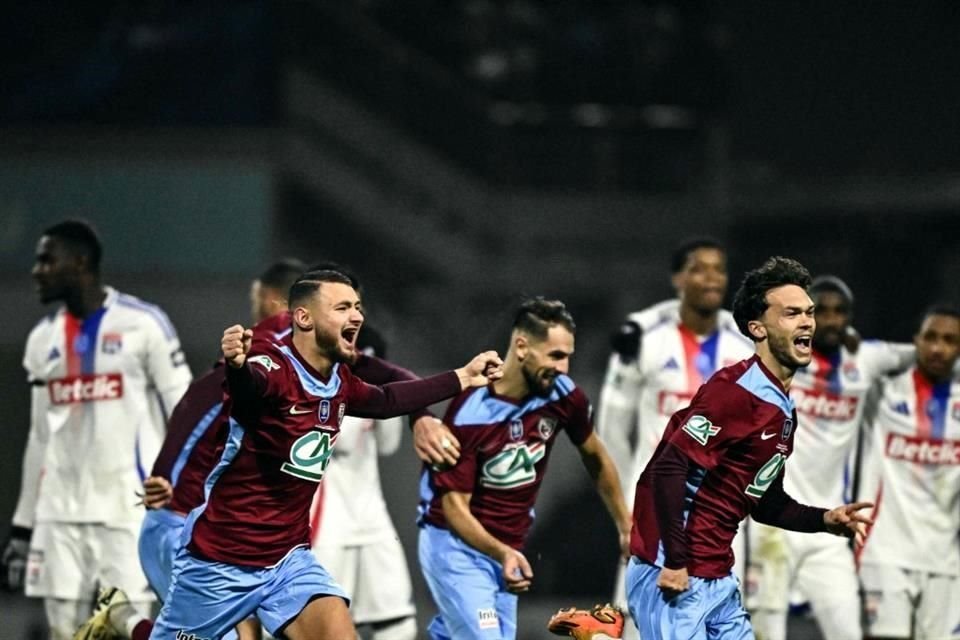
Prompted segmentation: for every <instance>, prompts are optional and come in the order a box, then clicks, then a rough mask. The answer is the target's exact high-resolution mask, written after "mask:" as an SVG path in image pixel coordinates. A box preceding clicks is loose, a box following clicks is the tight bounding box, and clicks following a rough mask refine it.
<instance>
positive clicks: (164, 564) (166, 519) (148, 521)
mask: <svg viewBox="0 0 960 640" xmlns="http://www.w3.org/2000/svg"><path fill="white" fill-rule="evenodd" d="M185 520H186V517H185V516H182V515H180V514H179V513H176V512H174V511H170V510H169V509H150V510H148V511H147V515H145V516H144V517H143V525H142V526H141V527H140V542H139V550H140V566H141V567H142V568H143V574H144V575H145V576H147V581H148V582H149V583H150V588H151V589H153V590H154V592H156V594H157V597H159V598H160V601H161V602H162V601H163V599H164V598H166V596H167V590H168V589H169V588H170V574H171V573H173V561H174V560H175V559H176V557H177V551H179V550H180V533H181V532H182V531H183V523H184V521H185Z"/></svg>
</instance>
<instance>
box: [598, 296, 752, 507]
mask: <svg viewBox="0 0 960 640" xmlns="http://www.w3.org/2000/svg"><path fill="white" fill-rule="evenodd" d="M627 320H628V321H633V322H636V323H637V324H638V325H639V326H640V328H641V330H642V331H643V333H642V336H641V338H640V348H639V354H638V357H636V358H633V359H632V360H631V361H629V362H624V359H623V358H622V357H621V356H620V354H617V353H614V354H613V355H612V356H611V357H610V361H609V364H608V367H607V375H606V379H605V380H604V384H603V389H602V390H601V392H600V409H599V411H598V414H597V432H598V433H599V434H600V436H601V437H602V438H603V441H604V443H605V444H606V446H607V450H608V451H609V452H610V455H611V457H613V460H614V462H615V463H616V465H617V468H618V469H619V470H620V480H621V482H622V485H623V494H624V497H625V498H626V500H627V504H628V506H629V505H632V503H633V496H634V488H635V487H636V484H637V480H638V479H639V478H640V474H641V472H642V471H643V468H644V467H645V466H646V465H647V462H649V461H650V458H651V457H653V453H654V451H655V450H656V448H657V445H658V444H659V443H660V438H661V437H662V436H663V430H664V429H665V428H666V426H667V422H668V421H669V420H670V416H671V415H673V414H674V413H675V412H676V411H678V410H680V409H683V408H684V407H686V406H687V405H688V404H689V403H690V400H691V399H692V398H693V396H694V395H695V394H696V392H697V389H699V388H700V385H702V384H703V383H704V382H706V381H707V380H708V379H709V378H710V376H712V375H713V374H714V373H715V372H716V371H717V369H721V368H723V367H726V366H729V365H731V364H734V363H736V362H739V361H740V360H743V359H745V358H749V357H750V356H752V355H753V353H754V346H753V342H751V341H750V340H749V339H748V338H746V337H745V336H744V335H743V334H741V333H740V331H739V330H738V329H737V326H736V323H735V322H734V320H733V315H732V314H731V313H730V312H729V311H721V312H720V314H719V318H718V321H717V329H716V331H714V332H713V333H712V334H710V335H708V336H696V335H694V334H693V332H691V331H690V330H688V329H687V328H686V327H684V326H682V325H681V324H680V305H679V301H676V300H671V301H667V302H662V303H660V304H657V305H654V306H653V307H650V308H648V309H645V310H643V311H639V312H637V313H633V314H631V315H630V316H628V318H627ZM631 438H633V439H634V442H635V446H634V447H632V448H631V445H630V442H631Z"/></svg>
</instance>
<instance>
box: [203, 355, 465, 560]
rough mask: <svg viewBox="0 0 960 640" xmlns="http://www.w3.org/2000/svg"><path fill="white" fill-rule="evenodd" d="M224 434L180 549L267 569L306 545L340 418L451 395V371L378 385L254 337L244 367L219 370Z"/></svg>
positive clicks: (456, 386)
mask: <svg viewBox="0 0 960 640" xmlns="http://www.w3.org/2000/svg"><path fill="white" fill-rule="evenodd" d="M226 378H227V392H228V395H227V397H226V400H225V403H226V408H227V410H228V411H229V433H228V436H227V440H226V444H225V446H224V448H223V453H222V457H221V459H220V461H219V463H218V464H217V465H216V467H215V468H214V469H213V471H212V472H211V473H210V476H209V477H208V478H207V481H206V486H205V491H206V502H205V503H204V505H202V506H201V507H199V508H197V509H195V510H194V511H193V512H191V514H190V517H189V519H188V522H187V525H186V530H187V532H188V535H189V542H188V549H189V550H190V551H191V552H192V553H194V554H196V555H198V556H200V557H202V558H206V559H209V560H214V561H219V562H226V563H230V564H237V565H244V566H256V567H268V566H272V565H274V564H276V563H277V562H279V561H280V560H281V559H283V557H284V556H285V555H286V554H287V553H289V552H290V550H291V549H294V548H296V547H298V546H303V545H308V544H309V542H310V530H309V529H310V527H309V512H310V503H311V502H312V500H313V494H314V492H315V491H316V487H317V483H318V482H320V481H321V479H322V478H323V474H324V471H325V470H326V468H327V465H328V463H329V462H330V460H331V459H332V452H333V447H334V444H335V443H336V438H337V434H338V433H339V430H340V421H341V420H342V419H343V417H344V415H346V414H347V412H348V406H349V413H350V414H351V415H357V416H361V417H372V418H382V417H392V416H395V415H401V414H405V413H409V412H411V411H412V410H414V409H417V408H420V407H423V406H425V405H428V404H431V403H433V402H437V401H440V400H442V399H444V398H447V397H450V396H452V395H454V394H455V393H457V392H458V391H459V390H460V382H459V380H458V378H457V376H456V374H455V373H453V372H447V373H444V374H440V375H437V376H433V377H431V378H425V379H423V380H416V381H408V382H397V383H393V384H387V385H384V386H383V387H377V386H372V385H368V384H366V383H365V382H363V381H361V380H360V379H359V378H357V377H355V376H354V375H353V374H352V373H351V372H350V369H349V368H348V367H347V366H345V365H343V364H337V365H334V367H333V369H332V371H331V373H330V375H329V377H324V376H322V375H321V374H320V373H319V372H318V371H316V370H315V369H314V368H313V367H311V366H310V365H309V364H308V363H307V361H306V360H305V359H304V358H303V357H302V356H301V355H300V354H299V353H298V352H297V350H296V348H295V347H294V345H293V342H292V340H291V338H290V336H287V337H286V338H284V339H283V340H281V341H279V342H275V343H271V342H264V341H255V342H254V345H253V348H252V349H251V351H250V353H249V354H248V356H247V359H246V363H245V364H244V366H243V367H241V368H239V369H233V368H230V367H228V368H226Z"/></svg>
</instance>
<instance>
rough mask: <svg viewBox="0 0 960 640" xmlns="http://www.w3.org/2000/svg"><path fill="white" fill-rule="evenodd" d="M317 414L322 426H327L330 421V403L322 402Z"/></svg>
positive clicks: (327, 401)
mask: <svg viewBox="0 0 960 640" xmlns="http://www.w3.org/2000/svg"><path fill="white" fill-rule="evenodd" d="M317 414H318V415H319V417H320V424H326V423H327V420H329V419H330V401H329V400H321V401H320V408H319V409H317Z"/></svg>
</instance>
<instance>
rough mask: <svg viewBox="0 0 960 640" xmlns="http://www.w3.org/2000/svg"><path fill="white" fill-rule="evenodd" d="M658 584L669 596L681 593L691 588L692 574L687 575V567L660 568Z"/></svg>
mask: <svg viewBox="0 0 960 640" xmlns="http://www.w3.org/2000/svg"><path fill="white" fill-rule="evenodd" d="M657 586H658V587H659V588H660V591H663V593H664V594H665V595H667V596H668V597H673V596H675V595H679V594H681V593H683V592H684V591H686V590H687V589H689V588H690V576H689V575H687V568H686V567H683V568H682V569H668V568H667V567H664V568H662V569H660V575H659V576H657Z"/></svg>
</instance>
